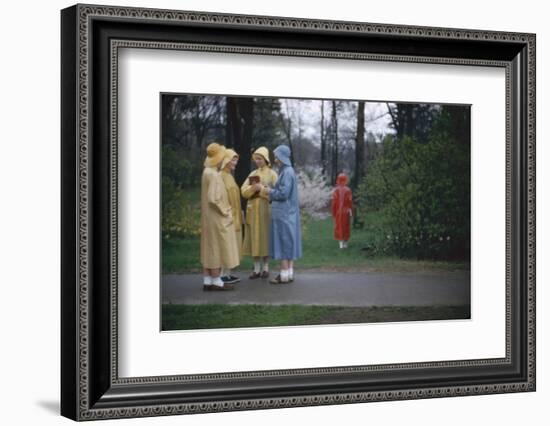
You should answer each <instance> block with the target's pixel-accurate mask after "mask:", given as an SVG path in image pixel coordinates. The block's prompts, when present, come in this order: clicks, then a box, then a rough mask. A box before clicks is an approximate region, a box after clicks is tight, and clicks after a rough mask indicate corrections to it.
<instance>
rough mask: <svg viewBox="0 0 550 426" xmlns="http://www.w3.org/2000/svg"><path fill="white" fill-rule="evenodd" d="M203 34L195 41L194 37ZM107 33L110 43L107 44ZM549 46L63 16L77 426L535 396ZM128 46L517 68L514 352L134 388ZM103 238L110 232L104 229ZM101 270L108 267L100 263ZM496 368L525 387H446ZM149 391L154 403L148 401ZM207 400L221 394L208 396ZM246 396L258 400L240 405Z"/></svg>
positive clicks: (479, 38) (212, 19)
mask: <svg viewBox="0 0 550 426" xmlns="http://www.w3.org/2000/svg"><path fill="white" fill-rule="evenodd" d="M128 23H136V24H139V25H140V28H143V29H142V30H139V31H144V32H147V31H149V32H151V33H155V34H156V33H157V32H159V31H160V30H162V29H163V28H164V29H166V28H167V27H168V26H170V27H172V28H185V29H189V33H190V34H191V36H190V38H192V39H196V38H201V37H204V40H201V41H200V42H198V41H192V40H191V41H182V40H177V39H174V38H173V33H170V31H167V33H166V34H160V35H159V38H160V40H159V41H152V40H143V39H139V38H134V36H135V33H136V32H137V33H139V31H135V32H130V31H128V32H127V33H125V32H124V31H125V29H124V24H128ZM102 25H104V27H105V28H106V29H104V27H102ZM212 27H215V28H218V29H222V28H223V29H224V30H227V31H228V33H233V32H234V33H235V34H237V33H239V34H238V35H236V36H235V37H236V38H239V37H241V39H239V40H244V41H241V43H242V44H239V45H235V44H231V43H228V44H220V43H213V42H212V41H211V40H208V36H205V35H204V30H205V29H206V30H207V29H208V28H212ZM197 29H198V33H197V34H198V35H196V36H195V35H194V33H193V31H195V30H197ZM243 30H245V31H244V33H246V30H253V31H255V32H256V33H258V32H259V33H262V32H264V33H265V32H267V31H275V33H277V34H283V35H284V34H289V35H292V36H293V37H295V38H298V39H299V37H300V35H301V34H308V33H315V34H320V35H323V36H324V37H329V38H331V40H332V39H333V40H334V45H335V46H337V47H338V49H323V48H315V47H312V48H303V47H299V46H294V45H292V46H291V45H288V44H289V42H288V40H287V39H285V38H284V37H283V40H282V41H281V43H283V44H284V43H287V45H288V46H286V47H281V46H277V45H274V46H269V47H265V46H261V47H260V46H252V45H246V35H242V36H241V35H240V33H243ZM102 31H105V32H106V33H109V36H108V37H107V36H103V35H102ZM120 33H124V35H125V37H124V39H122V38H121V37H117V34H120ZM170 37H172V38H170ZM341 37H343V40H344V42H343V43H345V42H346V40H351V41H352V42H353V40H355V37H360V38H362V39H364V37H367V38H368V39H369V40H374V42H373V43H372V46H369V48H370V49H371V50H370V51H354V50H353V48H350V50H346V49H345V48H344V45H343V44H342V42H341V40H342V39H341ZM369 37H370V38H369ZM275 38H276V37H274V39H275ZM535 41H536V39H535V35H533V34H520V33H510V32H506V33H504V32H495V31H478V30H464V29H447V28H428V27H411V26H401V25H383V24H368V23H357V22H336V21H323V20H309V19H294V18H280V17H265V16H246V15H229V14H213V13H202V12H184V11H169V10H156V9H136V8H126V7H104V6H90V5H76V6H73V7H71V8H68V9H65V10H63V11H62V56H63V57H62V81H63V84H62V86H63V87H62V114H63V115H62V166H63V171H62V174H63V183H62V204H63V205H62V223H63V230H62V261H63V265H62V409H61V410H62V414H63V415H65V416H67V417H70V418H72V419H75V420H93V419H105V418H115V417H116V418H119V417H120V418H122V417H142V416H159V415H171V414H186V413H197V412H214V411H229V410H245V409H261V408H280V407H292V406H308V405H324V404H340V403H352V402H366V401H382V400H400V399H415V398H434V397H443V396H462V395H476V394H489V393H505V392H518V391H534V390H535ZM278 42H279V41H276V42H274V44H276V43H278ZM396 42H398V43H401V45H403V46H408V47H410V46H416V45H418V46H419V47H418V49H417V50H418V54H417V55H411V54H403V53H400V52H399V46H397V47H396V48H392V49H393V50H391V51H390V49H389V48H388V43H396ZM398 43H397V44H398ZM298 44H299V43H298ZM440 44H443V45H448V46H451V47H453V46H454V47H456V49H455V50H454V51H452V50H451V51H450V55H449V56H442V54H441V49H439V52H440V55H436V54H429V53H430V52H432V51H433V52H438V50H437V49H438V47H437V46H438V45H440ZM462 46H470V47H476V46H477V47H478V49H477V50H476V51H474V52H471V53H469V56H464V55H463V56H460V55H457V53H464V48H463V47H462ZM124 47H132V48H149V49H150V48H154V49H177V50H197V51H210V52H212V51H215V52H227V53H239V54H263V55H293V56H314V57H324V58H336V59H352V60H370V61H381V60H383V61H396V62H416V63H434V64H454V65H478V66H480V65H481V66H491V67H503V68H505V70H506V125H507V128H506V139H507V140H506V205H507V211H506V357H505V358H502V359H500V358H498V359H482V360H462V361H451V362H433V363H410V364H409V363H408V364H388V365H375V366H353V367H327V368H320V369H319V368H318V369H300V370H273V371H261V372H242V373H220V374H207V375H190V376H161V377H146V378H126V379H120V378H119V377H118V373H117V372H118V360H117V349H116V348H117V344H118V343H117V342H118V329H117V297H118V294H117V273H118V271H117V257H118V253H117V229H118V222H117V221H118V219H117V207H116V206H117V200H118V198H117V197H118V189H117V155H118V151H117V137H118V133H117V126H116V123H117V112H118V111H117V105H118V104H117V100H118V99H117V93H118V92H117V90H118V89H117V88H118V78H117V77H118V74H117V70H118V49H119V48H124ZM489 50H491V51H492V53H490V52H489ZM453 54H454V55H453ZM100 117H101V119H100ZM102 120H103V121H105V122H103V121H102ZM91 159H93V162H92V161H91ZM98 165H100V167H101V171H106V172H108V173H107V174H106V176H108V178H105V177H100V175H101V173H100V172H99V171H98V170H97V168H98ZM98 229H100V230H103V233H101V234H99V233H98V232H99V231H97V230H98ZM104 256H107V257H104ZM98 259H99V260H98ZM102 262H103V263H102ZM100 263H102V264H101V266H97V265H98V264H100ZM105 263H107V264H105ZM98 277H99V278H98ZM92 302H93V303H92ZM98 305H99V307H98ZM75 354H76V355H75ZM488 367H492V368H496V369H498V368H501V369H503V373H502V374H504V370H506V377H511V378H510V379H508V380H502V379H500V380H498V381H497V380H494V379H493V380H492V381H491V380H490V379H485V378H479V379H478V380H474V379H470V381H471V383H470V384H467V385H453V384H452V383H447V382H448V381H449V377H447V378H445V374H446V373H445V372H449V371H455V370H456V371H460V372H463V375H464V377H467V376H468V372H473V371H474V370H473V369H480V368H481V369H483V368H486V369H488ZM424 371H426V372H429V374H428V373H427V374H428V375H427V376H426V377H428V376H429V377H432V376H433V377H434V378H433V382H434V383H436V384H437V385H435V386H425V387H424V386H414V382H411V381H410V380H409V382H407V380H406V377H407V376H406V373H408V372H415V374H416V375H418V374H419V372H424ZM476 371H477V370H476ZM382 372H383V373H387V374H388V375H389V374H390V373H391V374H392V375H393V376H395V378H396V379H395V383H398V382H399V383H400V384H398V385H395V386H393V385H392V386H393V387H392V386H390V385H385V386H383V387H381V388H377V386H376V381H375V380H374V381H373V379H369V380H368V383H367V384H361V383H362V380H363V381H364V379H365V377H367V376H369V375H370V376H372V377H375V376H373V375H378V377H379V373H382ZM512 373H514V374H512ZM400 374H401V376H400ZM442 375H443V376H442ZM370 376H369V377H370ZM393 376H392V377H393ZM335 377H338V378H339V380H340V382H341V381H342V380H344V381H346V380H347V381H348V383H347V384H346V386H342V390H341V391H338V392H334V391H333V392H323V391H322V389H323V386H324V388H325V389H326V386H327V384H328V383H329V382H330V381H331V379H334V378H335ZM399 377H401V378H399ZM436 378H438V380H440V381H439V382H438V381H437V380H436ZM234 379H239V380H240V381H246V380H248V381H249V382H250V383H249V387H248V388H247V387H246V386H243V390H242V392H240V393H238V394H230V393H228V392H226V393H225V394H224V393H223V384H224V382H227V381H230V380H234ZM277 379H284V380H286V381H285V384H284V385H285V386H287V388H286V389H287V391H286V392H285V390H284V389H281V386H282V385H281V384H280V383H278V384H273V386H272V388H273V390H272V396H269V397H262V398H255V397H252V394H253V393H254V392H252V390H253V389H258V388H262V389H265V388H266V386H267V387H268V388H269V386H270V383H275V382H276V381H277ZM288 379H292V380H294V382H295V383H298V382H299V381H300V380H305V379H311V380H312V381H314V382H318V384H317V387H316V388H315V389H318V390H315V391H311V390H308V389H305V390H302V391H296V390H293V389H291V388H292V386H290V387H288V386H289V383H290V382H289V381H288ZM472 380H473V381H472ZM323 384H324V385H323ZM411 385H412V386H411ZM174 386H176V387H178V389H179V388H181V389H182V392H181V394H180V395H179V397H177V398H168V397H167V396H166V394H165V390H166V389H168V388H170V389H171V390H172V391H173V390H174ZM186 386H187V387H189V386H194V387H195V388H196V389H200V390H201V392H202V393H201V392H197V393H196V394H195V395H193V393H192V392H190V391H189V390H188V388H186ZM138 387H139V389H140V394H141V395H142V396H137V393H136V392H137V389H138ZM283 387H284V386H283ZM388 387H389V388H388ZM311 388H312V389H313V388H314V387H313V385H312V387H311ZM185 389H187V390H185ZM346 389H347V391H346ZM350 389H353V390H352V391H349V390H350ZM184 390H185V391H184ZM251 392H252V393H251ZM264 392H265V391H264ZM144 394H148V396H143V395H144ZM205 394H208V395H210V396H208V397H205V396H204V395H205ZM246 395H248V397H239V396H246Z"/></svg>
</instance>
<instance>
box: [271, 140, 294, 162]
mask: <svg viewBox="0 0 550 426" xmlns="http://www.w3.org/2000/svg"><path fill="white" fill-rule="evenodd" d="M273 154H274V155H275V157H277V158H278V159H279V160H280V161H281V163H283V164H284V165H285V166H290V165H291V164H290V148H289V147H288V146H286V145H279V146H278V147H277V148H275V150H274V151H273Z"/></svg>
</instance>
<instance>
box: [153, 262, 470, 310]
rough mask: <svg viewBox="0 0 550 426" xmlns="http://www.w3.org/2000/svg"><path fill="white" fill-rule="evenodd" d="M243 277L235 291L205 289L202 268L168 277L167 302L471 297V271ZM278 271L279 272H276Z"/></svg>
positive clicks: (419, 302)
mask: <svg viewBox="0 0 550 426" xmlns="http://www.w3.org/2000/svg"><path fill="white" fill-rule="evenodd" d="M238 275H239V276H240V277H241V279H242V281H241V282H239V283H237V284H235V290H233V291H209V292H205V291H203V290H202V276H201V275H200V274H171V275H164V276H163V277H162V284H163V286H162V298H163V302H164V303H173V304H179V303H185V304H201V303H224V304H248V303H253V304H274V305H283V304H285V305H286V304H303V305H339V306H390V305H401V306H429V305H467V304H469V303H470V272H469V271H453V272H425V273H417V272H415V273H376V272H361V273H357V272H341V273H336V272H318V271H295V280H294V282H293V283H291V284H285V285H274V284H269V280H262V279H256V280H249V279H248V274H245V273H242V272H241V273H240V274H238ZM271 276H274V272H272V273H271Z"/></svg>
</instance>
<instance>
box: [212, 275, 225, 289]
mask: <svg viewBox="0 0 550 426" xmlns="http://www.w3.org/2000/svg"><path fill="white" fill-rule="evenodd" d="M212 285H217V286H218V287H223V281H222V279H221V278H220V277H215V278H214V277H213V278H212Z"/></svg>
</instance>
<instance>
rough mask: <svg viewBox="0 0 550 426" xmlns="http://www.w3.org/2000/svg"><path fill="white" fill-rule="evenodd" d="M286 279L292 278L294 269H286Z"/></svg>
mask: <svg viewBox="0 0 550 426" xmlns="http://www.w3.org/2000/svg"><path fill="white" fill-rule="evenodd" d="M288 278H289V279H290V278H294V268H288Z"/></svg>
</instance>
